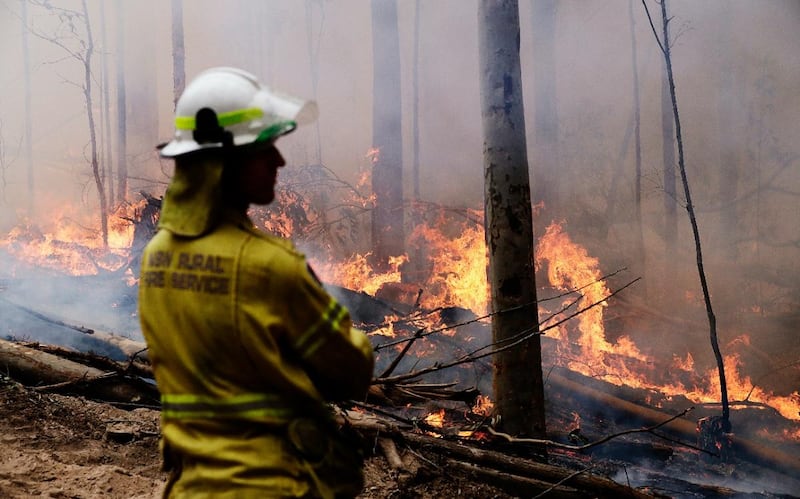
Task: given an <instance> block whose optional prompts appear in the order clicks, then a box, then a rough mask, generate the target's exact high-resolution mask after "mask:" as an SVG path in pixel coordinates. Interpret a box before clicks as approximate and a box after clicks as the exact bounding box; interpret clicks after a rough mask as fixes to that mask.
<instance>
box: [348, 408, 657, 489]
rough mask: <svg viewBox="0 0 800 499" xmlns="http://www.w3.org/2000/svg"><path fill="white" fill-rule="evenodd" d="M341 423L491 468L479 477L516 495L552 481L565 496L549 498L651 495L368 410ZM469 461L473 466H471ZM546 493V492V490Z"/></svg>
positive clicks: (350, 414) (353, 413) (472, 468)
mask: <svg viewBox="0 0 800 499" xmlns="http://www.w3.org/2000/svg"><path fill="white" fill-rule="evenodd" d="M345 422H346V424H348V425H350V426H352V427H353V428H354V429H356V430H358V431H360V432H362V433H364V434H374V435H376V438H378V439H380V438H383V439H385V438H387V437H392V438H394V439H396V440H399V441H402V442H403V443H404V444H405V445H406V446H407V447H412V448H414V449H416V450H417V451H428V452H434V453H436V454H438V455H441V456H443V457H444V458H447V459H451V460H453V461H454V463H459V462H460V463H462V464H465V466H462V468H463V470H464V471H468V472H470V473H478V474H480V473H481V471H480V469H483V470H484V471H485V470H486V469H489V470H492V471H487V472H485V473H483V474H482V475H481V476H482V479H484V480H487V481H490V483H491V484H492V485H496V486H498V487H501V488H504V489H506V490H511V489H515V490H517V492H519V490H525V491H526V492H525V493H524V494H519V495H521V496H523V497H529V496H530V492H531V491H532V490H538V491H539V492H543V491H544V490H547V489H549V488H551V487H552V486H553V485H555V484H559V487H560V489H558V490H559V491H560V492H562V493H563V494H565V495H561V496H559V495H553V497H587V496H586V494H585V492H586V491H591V492H592V493H593V494H594V495H595V496H599V497H618V498H628V497H630V498H647V497H652V496H649V495H647V494H644V493H642V492H639V491H637V490H635V489H632V488H630V487H626V486H624V485H621V484H618V483H617V482H614V481H613V480H611V479H608V478H605V477H601V476H597V475H592V474H589V473H580V474H575V471H574V470H570V469H566V468H561V467H558V466H553V465H550V464H544V463H540V462H537V461H533V460H530V459H525V458H522V457H517V456H513V455H508V454H504V453H502V452H498V451H492V450H487V449H480V448H478V447H476V446H474V445H470V444H467V443H463V442H458V441H451V440H446V439H443V438H435V437H430V436H427V435H423V434H419V433H415V432H414V431H413V429H412V428H410V427H405V428H404V427H401V426H399V425H397V424H395V423H390V422H388V421H386V420H384V419H381V418H379V417H377V416H376V415H374V414H370V413H364V412H360V411H358V412H356V411H347V412H344V413H342V414H340V423H345ZM466 464H469V465H468V466H467V465H466ZM472 464H474V465H476V466H472ZM481 467H482V468H481ZM476 470H478V471H476ZM572 490H579V491H583V494H580V495H573V494H572ZM517 492H513V493H515V494H516V493H517ZM549 495H550V493H548V496H549Z"/></svg>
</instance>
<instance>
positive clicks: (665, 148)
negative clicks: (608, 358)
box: [661, 64, 678, 298]
mask: <svg viewBox="0 0 800 499" xmlns="http://www.w3.org/2000/svg"><path fill="white" fill-rule="evenodd" d="M661 158H662V169H663V170H662V171H663V176H664V225H663V227H664V255H665V257H664V277H665V279H666V282H672V280H673V278H674V276H675V263H676V258H675V255H677V251H678V203H677V184H676V178H675V123H674V121H673V118H672V102H671V101H670V97H669V81H668V79H667V69H666V64H665V65H664V72H663V73H662V76H661ZM665 298H666V297H665Z"/></svg>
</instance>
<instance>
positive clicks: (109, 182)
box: [100, 2, 116, 207]
mask: <svg viewBox="0 0 800 499" xmlns="http://www.w3.org/2000/svg"><path fill="white" fill-rule="evenodd" d="M100 26H101V42H102V44H103V57H102V68H103V80H102V85H103V91H102V94H103V106H102V107H101V108H100V120H101V121H102V124H103V135H102V139H101V141H100V143H101V144H102V145H103V167H102V168H101V171H102V173H103V183H104V184H105V186H106V190H107V199H108V205H109V206H112V207H113V206H114V205H115V204H116V201H115V198H114V160H113V155H112V151H111V97H110V94H111V89H110V88H109V87H108V70H109V67H108V53H109V51H108V41H107V38H106V26H107V23H106V3H105V2H100Z"/></svg>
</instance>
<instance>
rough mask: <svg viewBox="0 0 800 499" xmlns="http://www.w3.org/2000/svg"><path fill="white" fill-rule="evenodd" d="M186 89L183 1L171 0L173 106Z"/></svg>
mask: <svg viewBox="0 0 800 499" xmlns="http://www.w3.org/2000/svg"><path fill="white" fill-rule="evenodd" d="M184 87H186V51H185V49H184V46H183V0H172V89H173V101H172V102H173V104H174V105H175V106H177V104H178V99H179V98H180V96H181V94H182V93H183V89H184Z"/></svg>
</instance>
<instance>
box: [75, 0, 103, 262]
mask: <svg viewBox="0 0 800 499" xmlns="http://www.w3.org/2000/svg"><path fill="white" fill-rule="evenodd" d="M81 5H82V6H83V16H84V21H85V22H86V53H85V54H86V55H85V59H84V60H83V66H84V73H83V78H84V79H83V95H84V98H85V100H86V118H87V119H88V122H89V146H90V148H91V153H90V154H91V158H90V160H91V162H92V175H93V176H94V183H95V187H96V188H97V196H98V198H99V200H100V229H101V232H102V236H103V245H104V246H108V201H107V200H106V189H105V185H104V183H103V175H102V172H101V171H100V164H99V161H98V159H97V128H96V126H95V123H94V112H93V109H94V106H93V105H92V53H93V52H94V39H93V38H92V24H91V22H90V20H89V8H88V7H87V6H86V0H82V1H81Z"/></svg>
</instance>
